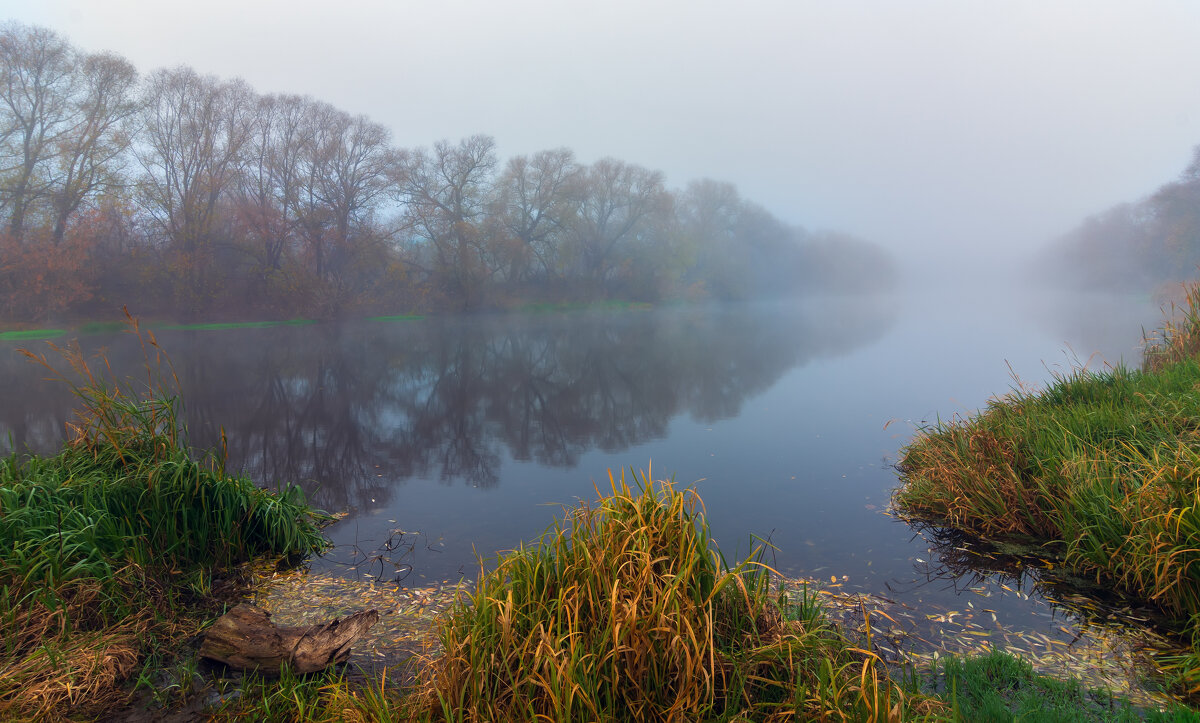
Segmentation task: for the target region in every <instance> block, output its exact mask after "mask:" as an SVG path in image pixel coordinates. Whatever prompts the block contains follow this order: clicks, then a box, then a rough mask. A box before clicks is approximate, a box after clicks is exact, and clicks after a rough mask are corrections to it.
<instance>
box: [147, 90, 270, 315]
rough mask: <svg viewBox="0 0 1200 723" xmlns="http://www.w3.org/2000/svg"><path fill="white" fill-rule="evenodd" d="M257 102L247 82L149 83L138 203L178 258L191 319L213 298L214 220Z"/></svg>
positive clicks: (177, 268)
mask: <svg viewBox="0 0 1200 723" xmlns="http://www.w3.org/2000/svg"><path fill="white" fill-rule="evenodd" d="M254 101H255V99H254V96H253V94H252V92H251V91H250V89H249V87H248V86H246V84H245V83H243V82H241V81H232V82H222V81H220V80H218V79H216V78H214V77H211V76H201V75H199V74H197V73H196V72H195V71H194V70H192V69H191V68H186V67H179V68H174V69H171V70H159V71H156V72H155V73H154V74H152V75H151V76H150V78H149V79H148V82H147V84H146V88H145V101H144V106H143V110H142V115H143V131H142V133H141V135H140V139H141V144H139V147H138V150H137V158H138V160H139V161H140V162H141V165H142V168H143V169H144V171H145V173H144V174H143V176H142V181H141V198H142V202H143V204H144V206H145V208H146V210H147V211H148V212H149V213H150V215H151V216H152V217H153V218H154V220H155V221H156V222H157V224H158V226H159V228H160V230H161V231H162V232H163V234H164V236H165V238H166V239H167V241H168V242H169V244H170V245H171V247H172V249H173V251H174V252H175V255H176V261H175V264H174V267H175V273H176V274H177V275H178V277H179V279H178V281H179V282H180V283H181V286H180V287H179V291H180V292H181V293H183V294H186V295H187V298H184V299H181V301H183V302H184V304H185V306H187V307H189V308H190V310H191V311H193V312H195V311H198V310H199V308H198V307H199V305H200V304H201V303H202V300H204V299H207V298H209V297H210V296H211V293H209V292H210V291H211V290H209V289H207V288H206V285H207V281H208V278H209V271H210V268H209V267H210V264H211V261H212V251H213V248H212V246H213V240H214V238H213V232H214V230H215V228H216V226H215V221H216V219H217V213H218V210H219V208H220V201H221V200H222V195H223V194H224V193H225V192H226V191H227V190H229V189H231V188H232V185H233V181H234V179H235V178H236V176H237V173H238V170H239V164H240V161H241V155H240V154H241V150H242V147H243V145H245V143H246V141H247V139H248V138H249V137H250V131H251V129H252V128H253V127H254V124H255V122H256V116H255V113H254Z"/></svg>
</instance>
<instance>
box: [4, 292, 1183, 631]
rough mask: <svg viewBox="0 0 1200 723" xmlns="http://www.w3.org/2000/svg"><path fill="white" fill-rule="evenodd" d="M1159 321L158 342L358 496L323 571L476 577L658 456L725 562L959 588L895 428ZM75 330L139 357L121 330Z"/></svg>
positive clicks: (33, 371) (20, 392)
mask: <svg viewBox="0 0 1200 723" xmlns="http://www.w3.org/2000/svg"><path fill="white" fill-rule="evenodd" d="M1159 318H1160V312H1159V310H1158V309H1157V307H1155V306H1153V305H1152V304H1151V303H1150V302H1149V300H1145V299H1143V300H1139V299H1135V298H1127V297H1122V298H1111V297H1052V298H1046V297H1039V298H1030V297H1022V296H1015V295H1014V296H1010V297H1006V298H986V299H980V298H971V297H964V298H944V297H935V296H932V295H931V296H929V297H926V298H893V297H881V298H872V299H858V300H850V299H829V300H818V301H810V302H805V303H800V304H790V305H746V306H736V307H702V308H685V309H663V310H654V311H631V312H619V313H604V314H587V313H580V314H568V315H544V316H529V317H488V318H469V319H449V320H426V321H408V322H356V323H346V324H340V325H312V326H301V327H274V328H266V329H240V330H223V331H163V332H161V333H159V335H158V336H159V341H160V342H161V344H162V345H163V347H165V348H166V349H167V350H168V351H169V352H170V354H171V355H172V357H173V359H174V362H175V367H176V371H177V373H178V376H179V378H180V381H181V385H182V396H183V398H184V399H185V400H186V402H187V410H186V411H187V418H188V420H189V423H190V427H191V434H192V439H193V441H194V442H195V443H197V444H199V445H205V444H209V443H211V442H213V441H214V440H216V439H219V428H220V426H223V427H224V429H225V433H226V435H227V438H228V444H229V457H230V466H231V467H232V468H242V469H244V470H245V471H247V472H248V473H249V474H251V475H253V476H254V477H256V478H259V479H263V480H270V481H274V482H277V481H283V482H286V481H298V482H299V483H301V484H302V485H303V486H304V487H305V488H306V489H307V490H308V491H309V494H310V497H311V499H312V500H313V501H314V502H315V503H316V504H317V505H318V506H321V507H324V508H326V509H329V510H331V511H345V512H347V513H348V515H347V516H346V518H345V519H344V520H342V521H341V522H339V523H337V524H336V525H335V526H333V527H332V528H330V530H329V534H330V536H331V537H332V539H333V540H334V542H335V543H336V544H337V548H336V549H335V550H334V551H333V552H332V553H331V554H330V555H328V556H327V558H326V559H324V560H321V561H317V562H316V563H315V566H316V567H318V568H322V567H324V568H327V569H330V570H334V571H337V572H339V574H345V575H358V576H363V575H371V576H379V577H381V578H383V579H385V580H394V579H400V580H402V581H403V584H421V583H422V581H432V580H442V579H451V578H458V577H459V576H460V575H463V574H466V575H468V576H474V574H475V572H476V570H477V566H476V562H475V555H476V554H477V553H478V554H480V555H483V556H485V557H487V556H491V555H493V554H494V553H495V552H496V551H497V550H505V549H511V548H512V547H514V546H516V545H517V544H519V543H520V542H521V541H523V540H525V541H528V540H532V539H534V538H536V537H537V536H538V535H539V534H540V533H541V531H542V530H543V529H544V528H545V527H546V526H547V525H548V524H549V523H550V521H551V519H552V518H553V517H554V516H555V514H556V513H557V512H558V511H559V510H560V506H561V505H563V504H570V503H571V502H573V501H574V500H576V499H577V498H591V497H593V496H594V494H595V493H594V490H593V484H596V485H599V486H600V487H601V489H603V488H604V486H605V485H606V484H607V470H608V469H610V468H611V469H614V470H618V471H619V470H620V469H622V468H625V469H628V468H630V467H635V468H639V469H644V468H646V467H647V466H649V465H651V464H653V472H654V475H655V476H656V477H661V476H673V477H674V479H675V480H676V482H677V483H681V484H684V485H693V484H694V485H695V486H696V487H697V488H698V489H699V490H700V492H701V494H702V496H703V499H704V501H705V503H706V505H707V510H708V516H709V519H710V522H711V524H712V528H713V531H714V535H715V537H716V538H717V540H718V541H719V542H720V544H721V546H722V548H723V550H724V551H725V552H726V553H727V555H729V556H735V555H737V554H739V553H740V554H744V553H745V552H746V551H747V550H748V549H749V547H750V545H751V544H752V536H754V535H757V536H759V537H761V538H767V539H769V540H770V542H771V543H772V544H773V545H774V546H775V548H776V549H775V551H773V552H772V553H770V554H769V555H768V560H769V561H773V563H774V565H775V566H776V567H777V568H778V569H779V570H780V571H782V572H785V573H789V574H795V575H812V576H815V577H823V578H825V579H827V580H828V579H829V577H830V576H831V575H833V576H836V577H837V578H838V579H839V580H841V579H843V576H845V578H844V579H845V583H844V584H845V587H846V588H847V589H857V590H865V591H869V592H873V593H878V594H884V595H888V596H892V597H895V598H897V599H900V600H902V601H904V600H914V601H915V600H922V601H924V602H926V603H929V604H937V605H941V606H943V607H946V608H950V607H953V606H954V605H955V604H956V603H955V598H956V596H958V595H959V594H960V591H961V587H962V586H961V585H959V584H958V581H956V580H955V579H954V578H953V575H952V574H948V573H947V571H946V569H945V568H944V567H939V561H938V559H937V556H936V555H931V554H930V552H929V549H928V548H929V545H928V543H927V542H926V541H925V539H923V538H921V537H919V536H917V537H915V536H914V533H913V531H912V530H911V529H910V528H909V527H908V526H907V525H905V524H904V523H902V522H900V521H897V520H895V519H894V518H892V517H889V516H887V515H886V514H884V510H885V508H887V506H888V502H889V499H890V495H891V490H892V489H893V488H894V487H895V485H896V483H897V478H896V473H895V471H894V469H893V468H892V466H891V465H892V464H893V463H894V462H895V460H896V454H897V451H898V450H899V448H901V447H902V446H903V445H904V444H905V443H906V442H908V441H909V440H910V439H911V436H912V434H913V431H914V429H915V428H916V427H917V426H918V425H920V424H922V423H925V422H929V421H932V420H935V419H937V418H939V417H940V418H943V419H944V418H947V417H950V416H951V415H954V414H963V413H967V412H970V411H972V410H974V409H977V408H979V407H980V406H982V405H983V404H984V403H985V402H986V400H987V399H988V398H989V397H990V396H992V395H995V394H1000V393H1004V392H1006V391H1007V390H1009V389H1010V388H1011V387H1012V386H1013V384H1014V380H1013V377H1012V374H1013V373H1014V372H1015V373H1016V374H1017V375H1019V377H1020V378H1021V379H1022V381H1023V382H1028V383H1040V382H1043V381H1044V380H1046V379H1047V378H1048V377H1049V376H1050V375H1051V374H1052V373H1054V372H1056V371H1059V372H1061V371H1065V370H1066V369H1068V368H1069V367H1070V365H1071V364H1073V363H1083V362H1090V364H1091V365H1092V366H1098V365H1100V364H1102V363H1104V361H1105V360H1107V361H1109V362H1116V361H1118V360H1119V359H1121V358H1122V357H1123V358H1124V359H1125V360H1126V361H1127V362H1129V363H1134V364H1136V363H1137V361H1138V359H1139V356H1140V354H1139V352H1138V350H1137V347H1138V342H1139V341H1140V338H1141V327H1142V326H1147V327H1153V326H1154V325H1155V324H1156V323H1157V321H1158V319H1159ZM81 342H82V344H83V345H84V347H85V348H87V349H95V348H97V347H100V346H105V347H107V348H108V356H109V359H110V360H111V362H112V364H113V366H114V368H116V369H117V370H119V373H121V374H132V373H135V372H137V371H138V370H139V369H140V368H141V363H142V361H141V356H140V354H141V352H140V349H139V348H138V347H137V346H136V344H135V343H134V340H133V339H132V337H130V336H129V335H122V334H114V335H109V336H85V337H83V338H82V339H81ZM39 345H40V343H39V342H22V343H20V344H18V343H12V342H0V372H2V373H3V377H2V381H0V399H2V401H3V403H2V404H0V438H3V439H6V440H9V444H11V445H15V446H17V447H19V448H24V447H26V446H29V447H32V448H34V449H43V450H45V449H51V448H53V447H54V446H56V445H57V444H58V443H59V440H60V439H61V434H62V431H61V430H62V429H63V423H64V421H65V420H66V419H67V418H68V417H69V411H68V410H69V409H70V405H71V399H70V396H69V395H68V394H67V393H66V391H65V390H64V389H63V388H62V387H61V385H55V384H50V383H45V382H42V381H39V380H40V378H41V377H43V376H44V374H43V372H42V370H40V369H38V368H37V367H35V366H33V365H31V364H29V363H27V362H26V361H24V360H23V359H21V358H19V356H18V355H17V354H16V353H15V351H14V350H15V349H16V347H18V346H28V347H32V348H38V347H39ZM372 558H374V559H372ZM985 583H986V581H985ZM988 584H990V583H988ZM997 609H998V610H999V612H1000V614H1001V615H1007V616H1010V617H1013V616H1021V615H1026V614H1028V611H1027V610H1025V609H1023V608H1021V607H1020V606H1019V605H1015V603H1014V605H1010V606H1009V608H1008V609H1002V608H1000V607H997Z"/></svg>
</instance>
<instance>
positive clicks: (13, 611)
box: [0, 320, 326, 718]
mask: <svg viewBox="0 0 1200 723" xmlns="http://www.w3.org/2000/svg"><path fill="white" fill-rule="evenodd" d="M130 321H131V328H132V330H133V331H134V332H138V329H137V325H136V322H133V321H132V320H130ZM143 344H144V345H145V346H144V348H145V349H146V352H147V380H146V383H145V385H144V386H142V385H140V384H135V383H132V382H129V381H128V380H126V381H119V380H113V379H111V378H109V376H106V374H105V373H104V372H105V371H107V365H106V364H104V363H102V364H101V365H100V367H102V369H101V370H100V371H97V370H96V369H93V365H92V364H91V363H89V362H88V361H87V360H86V359H84V358H83V356H82V354H81V353H80V352H79V351H78V349H76V348H66V349H58V348H57V347H55V349H57V350H58V351H59V352H61V356H62V358H63V359H64V360H65V361H66V363H67V365H68V366H69V367H70V368H71V371H72V372H73V373H74V375H73V376H68V375H67V374H60V373H58V372H57V371H56V370H55V367H54V366H53V365H52V364H51V363H50V361H49V360H48V359H47V358H46V357H45V356H36V355H33V354H29V356H30V357H31V358H33V359H34V360H35V361H37V362H38V363H41V364H43V365H44V366H45V367H46V368H47V369H48V370H50V371H51V372H54V373H55V374H56V375H57V376H59V377H60V378H61V379H62V380H63V381H65V382H66V383H68V384H70V385H71V388H72V391H73V392H74V393H75V395H76V397H77V398H78V400H79V408H78V410H77V415H76V418H75V420H74V421H73V422H72V423H71V424H70V425H69V432H70V434H69V440H68V442H67V443H66V444H65V446H64V448H63V449H62V451H61V452H59V453H58V454H57V455H55V456H52V457H38V456H21V455H18V454H17V453H14V454H12V455H11V456H9V457H7V458H3V459H0V593H2V594H0V633H2V638H3V641H4V642H3V647H2V648H0V670H3V671H4V674H3V675H0V717H4V718H9V717H17V718H21V717H57V716H62V715H64V714H65V713H66V711H68V710H70V711H71V712H72V713H86V711H88V710H90V709H104V708H105V707H106V706H111V705H113V704H115V703H117V702H119V701H120V700H122V699H124V697H125V696H126V694H125V692H124V691H123V690H122V685H123V684H124V683H125V682H126V681H127V680H128V679H129V678H130V677H131V676H132V675H133V674H134V673H135V672H136V668H137V667H138V665H139V664H140V662H141V661H142V660H143V659H144V658H145V657H146V655H147V653H148V651H149V650H150V649H151V648H152V647H153V646H155V645H157V644H159V643H161V642H162V641H163V640H170V639H177V638H179V637H181V636H183V635H186V634H194V632H195V628H196V627H197V626H198V625H199V619H197V615H199V616H200V618H202V617H203V615H204V611H203V607H204V600H205V597H206V595H207V594H208V593H209V592H210V590H211V586H212V581H213V579H214V576H215V575H218V574H220V573H221V572H222V571H223V570H226V569H227V568H229V567H230V566H231V565H234V564H236V563H238V562H241V561H245V560H248V559H250V558H252V557H254V556H258V555H263V554H276V555H303V554H306V553H310V552H313V551H317V550H320V549H321V548H322V547H324V545H325V544H326V543H325V540H324V538H323V537H322V535H321V533H320V530H319V525H320V523H321V521H322V518H323V516H322V515H321V514H320V513H317V512H315V511H313V510H311V509H310V508H308V507H307V506H306V505H305V503H304V501H303V495H302V494H301V493H300V492H299V490H298V489H295V488H286V489H283V490H281V491H280V492H279V493H271V492H268V491H266V490H263V489H260V488H258V487H257V486H255V485H254V484H253V483H252V482H251V481H250V480H248V479H244V478H239V477H233V476H230V475H228V474H226V473H225V469H224V462H223V460H224V458H223V456H222V455H221V454H220V453H219V452H211V453H207V454H203V455H199V456H196V455H194V454H193V453H192V452H191V451H189V449H188V448H187V444H186V430H185V429H184V427H183V426H182V425H181V423H180V421H179V418H178V415H177V407H178V399H177V397H175V396H171V395H169V394H168V393H167V392H168V389H167V387H166V385H167V384H169V383H170V381H171V380H173V374H168V373H164V372H162V371H161V368H162V367H161V366H158V365H157V364H151V363H150V357H151V356H153V357H154V358H155V359H156V360H157V361H164V359H163V357H162V356H161V350H159V349H158V347H157V342H156V341H155V340H154V338H153V335H148V339H147V337H143ZM166 368H167V369H168V370H169V362H166Z"/></svg>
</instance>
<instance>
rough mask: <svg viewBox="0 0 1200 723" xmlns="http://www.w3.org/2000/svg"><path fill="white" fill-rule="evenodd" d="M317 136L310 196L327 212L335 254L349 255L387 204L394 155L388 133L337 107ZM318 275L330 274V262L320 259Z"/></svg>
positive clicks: (312, 148) (329, 112) (313, 147)
mask: <svg viewBox="0 0 1200 723" xmlns="http://www.w3.org/2000/svg"><path fill="white" fill-rule="evenodd" d="M323 121H324V124H323V126H322V127H321V128H320V130H319V132H318V133H315V134H313V138H314V142H313V145H312V147H311V154H312V155H311V165H310V168H311V174H312V176H311V177H312V184H311V186H310V192H311V194H312V197H313V199H314V200H316V201H318V202H319V203H320V204H321V205H322V206H323V207H324V209H325V211H326V217H327V218H328V220H329V225H330V228H329V230H330V231H331V234H330V236H329V239H330V241H331V242H332V246H333V248H332V251H333V252H334V253H335V254H342V255H345V254H347V253H349V252H350V251H351V250H350V243H351V240H352V235H353V234H354V232H355V231H356V230H358V229H360V228H361V225H362V224H363V223H364V222H365V221H366V220H367V219H368V218H369V217H370V214H371V212H372V211H373V210H374V208H375V207H376V205H377V204H378V203H379V202H380V201H381V200H383V198H384V194H385V193H386V191H387V190H388V188H389V185H390V183H391V176H390V175H389V173H390V171H391V170H392V166H393V154H392V151H391V148H390V146H389V145H388V142H389V140H390V134H389V133H388V130H387V129H386V128H384V127H383V126H381V125H379V124H378V123H373V122H371V121H370V120H369V119H368V118H367V117H366V116H356V117H351V116H350V115H349V114H347V113H344V112H342V111H337V110H334V109H332V108H329V109H327V110H326V112H325V113H324V114H323ZM316 264H317V275H318V276H325V275H327V274H328V272H329V271H330V269H329V268H328V265H329V259H326V258H324V257H323V255H318V257H317V260H316Z"/></svg>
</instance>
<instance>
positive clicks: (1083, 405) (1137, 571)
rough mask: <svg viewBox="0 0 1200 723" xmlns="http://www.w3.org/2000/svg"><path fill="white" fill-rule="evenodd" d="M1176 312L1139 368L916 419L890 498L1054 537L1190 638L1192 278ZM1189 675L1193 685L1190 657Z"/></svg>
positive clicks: (929, 514) (1194, 611)
mask: <svg viewBox="0 0 1200 723" xmlns="http://www.w3.org/2000/svg"><path fill="white" fill-rule="evenodd" d="M1179 318H1181V319H1182V320H1176V321H1168V322H1166V323H1165V324H1164V326H1163V328H1162V329H1161V330H1160V331H1159V333H1158V334H1157V335H1155V337H1154V338H1152V339H1149V340H1148V343H1147V348H1146V354H1145V361H1144V364H1143V366H1142V368H1141V369H1127V368H1124V367H1118V368H1115V369H1111V370H1107V371H1104V372H1098V373H1094V372H1088V371H1085V370H1076V371H1073V372H1071V373H1069V374H1065V375H1061V376H1059V377H1057V378H1055V379H1054V380H1053V382H1052V384H1051V385H1050V386H1049V387H1048V388H1047V389H1045V390H1044V391H1041V392H1031V391H1028V390H1018V391H1016V392H1013V393H1011V394H1009V395H1008V396H1005V397H1003V398H1000V399H996V400H993V401H992V402H990V403H989V404H988V406H987V408H986V409H985V410H983V411H982V412H981V413H979V414H978V415H975V416H972V417H970V418H967V419H954V420H952V421H949V422H940V423H938V424H937V425H934V426H932V427H930V428H927V429H923V430H921V433H920V434H919V435H918V437H917V439H916V440H915V441H914V442H913V443H912V444H911V445H910V446H909V447H908V448H907V449H906V450H904V452H903V456H902V458H901V461H900V465H899V468H900V470H901V473H902V486H901V487H900V488H899V489H898V490H897V492H896V496H895V499H896V503H897V505H898V507H899V508H900V509H901V510H902V511H904V512H906V513H908V514H911V515H914V516H917V517H921V518H924V519H927V520H932V521H935V522H937V523H940V524H947V525H949V526H952V527H955V528H958V529H965V530H967V531H970V532H973V533H977V534H981V535H984V536H991V537H995V536H1022V537H1029V538H1033V539H1035V540H1038V541H1041V542H1053V543H1056V544H1057V545H1058V546H1059V547H1061V549H1062V550H1063V553H1064V555H1065V561H1066V563H1067V565H1068V566H1070V567H1071V568H1073V569H1074V570H1075V571H1076V572H1079V573H1082V574H1085V575H1089V576H1091V577H1093V578H1094V579H1095V580H1097V581H1098V582H1102V583H1106V584H1110V585H1113V586H1114V587H1117V588H1120V589H1122V590H1123V591H1125V592H1127V593H1129V594H1132V595H1134V596H1137V597H1140V598H1142V599H1145V600H1148V601H1151V602H1153V603H1156V604H1158V605H1159V606H1161V607H1162V608H1163V609H1164V610H1165V611H1166V613H1167V614H1168V615H1169V616H1170V617H1172V618H1174V619H1175V620H1176V621H1177V622H1181V623H1182V624H1183V625H1184V626H1185V627H1186V628H1188V629H1190V630H1192V631H1193V634H1196V635H1198V637H1200V625H1198V623H1197V621H1200V545H1198V544H1197V540H1200V394H1197V389H1200V358H1198V354H1200V287H1197V286H1191V287H1189V288H1188V291H1187V307H1186V308H1185V309H1182V314H1181V316H1180V317H1179ZM1189 620H1190V621H1191V622H1188V621H1189ZM1192 677H1193V678H1194V682H1192V683H1189V684H1188V687H1189V689H1191V691H1192V692H1193V693H1200V666H1197V671H1196V672H1195V674H1193V675H1192Z"/></svg>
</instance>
